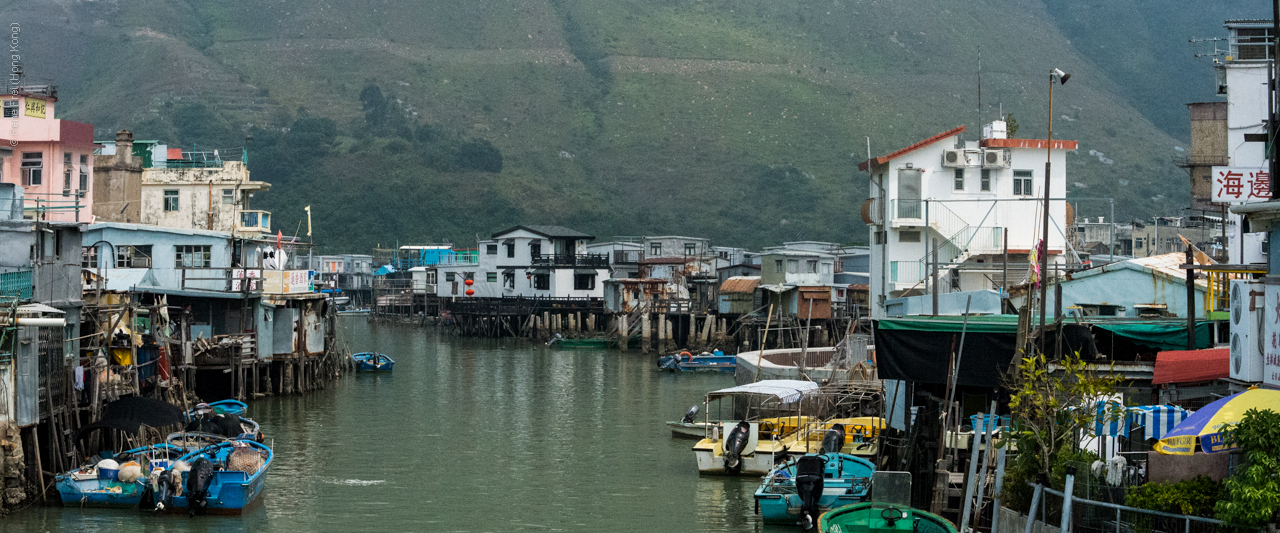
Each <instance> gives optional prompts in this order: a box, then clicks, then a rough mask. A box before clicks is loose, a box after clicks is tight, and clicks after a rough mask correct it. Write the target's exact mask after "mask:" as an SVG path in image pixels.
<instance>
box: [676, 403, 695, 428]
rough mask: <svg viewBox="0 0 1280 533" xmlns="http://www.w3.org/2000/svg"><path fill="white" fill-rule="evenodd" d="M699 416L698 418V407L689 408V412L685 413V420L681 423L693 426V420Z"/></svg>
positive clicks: (682, 419)
mask: <svg viewBox="0 0 1280 533" xmlns="http://www.w3.org/2000/svg"><path fill="white" fill-rule="evenodd" d="M697 416H698V406H696V405H695V406H693V407H690V408H689V412H687V413H685V414H684V418H681V419H680V421H681V422H684V423H686V424H692V423H693V419H694V418H696V417H697Z"/></svg>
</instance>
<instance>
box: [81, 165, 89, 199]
mask: <svg viewBox="0 0 1280 533" xmlns="http://www.w3.org/2000/svg"><path fill="white" fill-rule="evenodd" d="M87 190H89V156H87V155H82V156H80V189H79V191H80V192H79V193H78V194H79V195H80V196H81V197H83V196H84V192H85V191H87Z"/></svg>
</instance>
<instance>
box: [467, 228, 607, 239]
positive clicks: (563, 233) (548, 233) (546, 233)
mask: <svg viewBox="0 0 1280 533" xmlns="http://www.w3.org/2000/svg"><path fill="white" fill-rule="evenodd" d="M518 229H523V230H528V231H531V232H533V233H537V234H538V235H542V236H543V237H546V238H549V239H552V238H557V237H564V238H572V239H595V238H596V237H595V236H594V235H587V234H586V233H583V232H581V231H577V230H572V229H569V228H566V227H564V226H516V227H514V228H510V229H506V230H502V231H499V232H497V233H494V234H493V235H492V238H495V239H496V238H498V237H499V236H502V235H506V234H508V233H511V232H513V231H515V230H518Z"/></svg>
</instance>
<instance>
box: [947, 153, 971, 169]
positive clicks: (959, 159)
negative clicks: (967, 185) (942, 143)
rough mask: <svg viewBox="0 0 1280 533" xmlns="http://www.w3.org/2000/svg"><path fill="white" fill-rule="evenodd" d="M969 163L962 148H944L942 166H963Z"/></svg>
mask: <svg viewBox="0 0 1280 533" xmlns="http://www.w3.org/2000/svg"><path fill="white" fill-rule="evenodd" d="M968 165H969V160H968V159H967V158H966V157H965V154H964V150H960V149H957V150H944V151H943V152H942V166H944V167H947V168H964V167H966V166H968Z"/></svg>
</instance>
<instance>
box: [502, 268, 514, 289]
mask: <svg viewBox="0 0 1280 533" xmlns="http://www.w3.org/2000/svg"><path fill="white" fill-rule="evenodd" d="M502 287H503V288H506V289H511V290H515V289H516V274H515V272H514V271H513V272H503V273H502Z"/></svg>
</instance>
